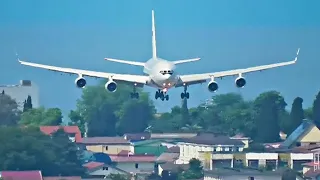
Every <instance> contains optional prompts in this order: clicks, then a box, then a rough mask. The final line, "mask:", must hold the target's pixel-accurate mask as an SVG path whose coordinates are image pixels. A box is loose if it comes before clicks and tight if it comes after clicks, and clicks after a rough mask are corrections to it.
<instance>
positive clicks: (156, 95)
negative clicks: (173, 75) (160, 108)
mask: <svg viewBox="0 0 320 180" xmlns="http://www.w3.org/2000/svg"><path fill="white" fill-rule="evenodd" d="M159 97H160V94H159V92H158V91H156V94H155V95H154V98H155V99H158V98H159Z"/></svg>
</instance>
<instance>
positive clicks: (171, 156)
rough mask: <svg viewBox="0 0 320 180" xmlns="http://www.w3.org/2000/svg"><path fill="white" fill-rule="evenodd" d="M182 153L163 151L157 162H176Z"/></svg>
mask: <svg viewBox="0 0 320 180" xmlns="http://www.w3.org/2000/svg"><path fill="white" fill-rule="evenodd" d="M179 156H180V153H168V152H164V153H162V154H161V155H160V156H159V157H158V158H157V162H158V163H161V162H174V161H175V160H177V159H179Z"/></svg>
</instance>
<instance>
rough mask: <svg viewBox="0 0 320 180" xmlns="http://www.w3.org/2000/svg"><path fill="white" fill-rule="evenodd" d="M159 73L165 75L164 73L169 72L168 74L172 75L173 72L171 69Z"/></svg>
mask: <svg viewBox="0 0 320 180" xmlns="http://www.w3.org/2000/svg"><path fill="white" fill-rule="evenodd" d="M160 73H161V74H162V75H165V74H170V75H172V74H173V71H172V70H163V71H160Z"/></svg>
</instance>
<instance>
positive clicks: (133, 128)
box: [117, 93, 155, 135]
mask: <svg viewBox="0 0 320 180" xmlns="http://www.w3.org/2000/svg"><path fill="white" fill-rule="evenodd" d="M154 113H155V109H154V106H153V104H152V102H150V100H149V94H146V93H143V94H141V95H140V99H139V100H135V99H133V100H131V101H127V102H125V103H123V105H122V107H121V109H120V111H118V114H117V116H118V118H119V121H118V123H117V132H118V134H120V135H123V134H124V133H139V132H143V131H144V130H145V129H146V128H147V127H148V124H149V122H150V121H151V120H152V119H153V114H154ZM132 122H134V123H132Z"/></svg>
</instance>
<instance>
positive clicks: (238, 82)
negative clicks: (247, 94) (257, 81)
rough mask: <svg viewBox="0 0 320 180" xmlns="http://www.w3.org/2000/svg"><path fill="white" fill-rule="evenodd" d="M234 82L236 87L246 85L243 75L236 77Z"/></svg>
mask: <svg viewBox="0 0 320 180" xmlns="http://www.w3.org/2000/svg"><path fill="white" fill-rule="evenodd" d="M235 84H236V86H237V87H238V88H243V87H244V86H245V85H246V80H245V79H244V78H243V77H238V78H237V79H236V80H235Z"/></svg>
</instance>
